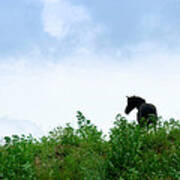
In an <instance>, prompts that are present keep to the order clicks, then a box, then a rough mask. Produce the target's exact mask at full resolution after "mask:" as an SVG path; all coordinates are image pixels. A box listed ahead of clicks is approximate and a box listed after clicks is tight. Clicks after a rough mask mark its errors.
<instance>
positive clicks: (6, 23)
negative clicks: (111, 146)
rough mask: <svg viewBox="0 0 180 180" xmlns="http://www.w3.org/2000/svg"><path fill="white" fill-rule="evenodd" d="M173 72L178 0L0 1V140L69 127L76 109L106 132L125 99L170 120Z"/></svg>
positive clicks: (179, 61)
mask: <svg viewBox="0 0 180 180" xmlns="http://www.w3.org/2000/svg"><path fill="white" fill-rule="evenodd" d="M179 69H180V0H151V1H144V0H136V1H130V0H122V1H117V0H116V1H109V0H98V1H97V0H16V1H12V0H6V1H1V2H0V123H1V126H0V136H3V135H11V134H14V133H18V134H21V133H25V134H28V133H32V134H33V135H35V136H41V135H42V134H43V133H46V132H47V131H49V130H51V129H52V128H54V127H56V126H59V125H60V126H63V125H65V124H66V123H68V122H71V124H72V125H73V126H75V125H76V117H75V116H76V111H77V110H80V111H82V112H83V113H84V114H85V116H87V118H89V119H91V120H92V122H93V123H94V124H96V125H97V126H98V127H99V128H100V129H103V130H104V131H105V132H107V131H108V129H109V127H111V126H112V122H113V121H114V117H115V115H116V114H117V113H121V114H122V115H123V116H125V114H124V108H125V106H126V98H125V96H126V95H139V96H142V97H144V98H145V99H146V100H147V102H150V103H153V104H155V105H156V106H157V109H158V113H159V115H161V116H162V117H164V119H168V118H170V117H174V118H176V119H178V118H180V109H179V107H180V96H179V92H180V70H179ZM135 114H136V111H134V112H132V114H131V115H130V116H126V117H127V118H128V120H129V121H131V120H133V119H135Z"/></svg>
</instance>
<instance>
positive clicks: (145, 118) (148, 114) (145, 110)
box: [125, 96, 157, 127]
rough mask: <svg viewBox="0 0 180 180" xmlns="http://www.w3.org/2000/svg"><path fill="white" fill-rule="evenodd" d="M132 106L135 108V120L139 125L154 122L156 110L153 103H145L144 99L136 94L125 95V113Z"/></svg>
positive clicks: (130, 109)
mask: <svg viewBox="0 0 180 180" xmlns="http://www.w3.org/2000/svg"><path fill="white" fill-rule="evenodd" d="M134 108H137V110H138V112H137V121H138V123H139V125H140V126H141V127H143V126H144V125H145V124H146V125H147V126H149V124H151V123H154V124H156V121H157V110H156V107H155V106H154V105H153V104H149V103H146V100H145V99H143V98H141V97H138V96H131V97H128V96H127V106H126V108H125V113H126V114H129V113H130V112H131V111H132V110H133V109H134Z"/></svg>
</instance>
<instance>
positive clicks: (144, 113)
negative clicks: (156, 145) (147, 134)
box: [137, 103, 157, 125]
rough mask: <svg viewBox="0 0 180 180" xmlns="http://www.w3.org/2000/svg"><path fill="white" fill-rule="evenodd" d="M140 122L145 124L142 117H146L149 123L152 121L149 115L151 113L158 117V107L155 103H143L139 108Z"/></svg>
mask: <svg viewBox="0 0 180 180" xmlns="http://www.w3.org/2000/svg"><path fill="white" fill-rule="evenodd" d="M137 115H138V117H137V118H138V122H139V124H141V125H142V124H144V122H140V120H141V118H145V119H146V121H147V123H148V124H149V123H152V122H151V121H149V120H148V119H149V116H150V115H155V117H157V110H156V107H155V106H154V105H153V104H148V103H143V104H142V105H141V106H140V107H139V109H138V114H137Z"/></svg>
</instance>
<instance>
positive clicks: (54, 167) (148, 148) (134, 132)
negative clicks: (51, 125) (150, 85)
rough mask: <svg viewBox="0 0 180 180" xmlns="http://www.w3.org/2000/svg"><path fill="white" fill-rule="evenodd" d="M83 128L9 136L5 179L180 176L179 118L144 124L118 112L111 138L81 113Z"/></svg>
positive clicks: (0, 173)
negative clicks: (38, 134) (33, 135)
mask: <svg viewBox="0 0 180 180" xmlns="http://www.w3.org/2000/svg"><path fill="white" fill-rule="evenodd" d="M77 120H78V128H77V129H75V128H73V127H72V126H71V125H70V124H67V125H66V127H64V128H62V127H57V128H56V129H54V130H53V131H51V132H49V135H48V136H43V137H42V138H41V139H39V140H37V139H35V138H33V137H32V136H31V135H29V136H24V135H22V136H17V135H13V136H12V137H4V141H5V143H4V145H1V146H0V179H7V180H9V179H10V180H13V179H16V180H21V179H26V180H29V179H30V180H31V179H33V180H34V179H38V180H39V179H40V180H41V179H42V180H44V179H47V180H48V179H50V180H52V179H55V180H56V179H57V180H59V179H63V180H71V179H73V180H76V179H77V180H79V179H85V180H106V179H108V180H111V179H113V180H120V179H121V180H122V179H130V180H131V179H133V180H136V179H167V180H170V179H173V180H174V179H177V180H178V179H180V122H179V121H175V120H174V119H170V121H162V119H159V120H158V122H157V125H156V127H154V125H152V126H149V127H148V129H147V128H146V127H144V128H142V127H140V126H139V125H138V124H137V123H135V122H132V123H129V122H127V120H126V119H125V118H124V117H122V116H121V115H119V114H118V115H117V117H116V120H115V122H114V127H113V128H111V129H110V133H109V137H108V138H106V137H105V136H104V135H103V133H102V131H99V130H98V129H97V127H96V126H95V125H94V124H92V123H91V121H90V120H88V119H86V117H85V116H84V115H83V114H82V113H81V112H79V111H78V112H77Z"/></svg>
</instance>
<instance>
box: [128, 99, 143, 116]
mask: <svg viewBox="0 0 180 180" xmlns="http://www.w3.org/2000/svg"><path fill="white" fill-rule="evenodd" d="M126 97H127V106H126V108H125V113H126V114H129V113H130V112H131V111H132V110H133V109H134V108H139V106H140V105H141V104H143V103H145V102H146V101H145V100H144V99H143V98H141V97H138V96H131V97H129V96H126Z"/></svg>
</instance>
